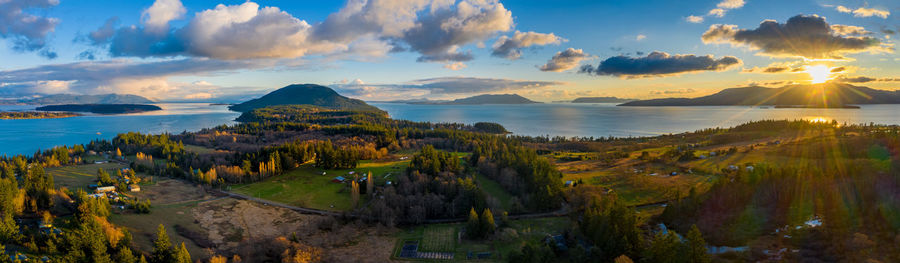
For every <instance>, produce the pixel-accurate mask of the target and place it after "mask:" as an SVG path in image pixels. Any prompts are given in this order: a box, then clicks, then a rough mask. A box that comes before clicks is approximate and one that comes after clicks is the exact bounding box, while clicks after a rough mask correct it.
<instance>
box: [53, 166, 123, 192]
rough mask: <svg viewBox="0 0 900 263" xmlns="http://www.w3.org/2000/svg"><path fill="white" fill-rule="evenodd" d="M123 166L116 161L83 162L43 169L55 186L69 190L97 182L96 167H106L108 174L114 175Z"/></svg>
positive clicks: (82, 187) (86, 186)
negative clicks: (51, 177) (100, 162)
mask: <svg viewBox="0 0 900 263" xmlns="http://www.w3.org/2000/svg"><path fill="white" fill-rule="evenodd" d="M123 167H125V166H124V165H121V164H118V163H102V164H84V165H75V166H63V167H51V168H47V169H46V170H45V171H46V173H47V174H49V175H52V176H53V181H54V184H56V186H57V187H67V188H69V189H70V190H73V191H74V190H75V189H78V188H81V189H87V188H88V185H90V184H94V183H96V182H97V169H101V168H102V169H106V171H107V172H109V174H110V175H115V174H116V170H117V169H121V168H123Z"/></svg>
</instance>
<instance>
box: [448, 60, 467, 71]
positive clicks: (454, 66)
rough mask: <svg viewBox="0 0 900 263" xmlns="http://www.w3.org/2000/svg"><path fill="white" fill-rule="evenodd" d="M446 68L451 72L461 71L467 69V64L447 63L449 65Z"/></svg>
mask: <svg viewBox="0 0 900 263" xmlns="http://www.w3.org/2000/svg"><path fill="white" fill-rule="evenodd" d="M444 68H445V69H449V70H460V69H464V68H466V63H462V62H453V63H447V64H444Z"/></svg>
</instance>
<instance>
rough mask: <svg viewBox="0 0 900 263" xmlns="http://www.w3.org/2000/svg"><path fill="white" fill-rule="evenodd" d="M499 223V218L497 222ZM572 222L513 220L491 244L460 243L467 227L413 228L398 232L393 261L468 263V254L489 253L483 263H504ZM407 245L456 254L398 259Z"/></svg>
mask: <svg viewBox="0 0 900 263" xmlns="http://www.w3.org/2000/svg"><path fill="white" fill-rule="evenodd" d="M497 220H498V223H499V218H497ZM568 224H569V221H568V220H567V219H566V218H562V217H551V218H536V219H523V220H514V221H512V222H511V223H510V226H508V227H506V228H500V229H498V231H497V233H496V234H495V236H494V237H493V238H491V239H490V240H469V239H466V238H462V239H461V240H460V241H459V242H457V235H458V233H459V231H462V230H463V228H465V224H464V223H455V224H433V225H422V226H416V227H412V228H409V229H406V230H403V231H399V232H397V244H396V247H395V248H394V254H393V256H394V257H393V258H394V259H398V260H408V261H419V262H467V261H470V260H466V256H467V255H468V254H469V252H472V253H473V254H477V253H481V252H490V253H491V258H489V259H487V260H482V261H480V262H505V260H504V258H505V256H506V255H509V253H511V252H513V251H518V250H519V249H520V248H521V247H522V246H523V245H525V244H526V243H538V242H541V239H543V238H544V237H546V236H547V235H556V234H562V233H563V231H565V229H566V228H568ZM406 241H418V242H419V251H421V252H453V253H454V256H453V260H427V259H404V258H399V257H398V256H399V253H400V248H401V247H402V245H403V244H404V242H406Z"/></svg>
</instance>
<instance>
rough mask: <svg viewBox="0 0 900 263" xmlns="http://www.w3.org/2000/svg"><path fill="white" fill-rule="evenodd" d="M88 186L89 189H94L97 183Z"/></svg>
mask: <svg viewBox="0 0 900 263" xmlns="http://www.w3.org/2000/svg"><path fill="white" fill-rule="evenodd" d="M88 187H89V188H91V189H95V188H97V184H89V185H88Z"/></svg>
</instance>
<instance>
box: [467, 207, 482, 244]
mask: <svg viewBox="0 0 900 263" xmlns="http://www.w3.org/2000/svg"><path fill="white" fill-rule="evenodd" d="M466 235H468V236H469V238H477V237H481V221H480V220H478V213H477V212H475V207H472V209H471V210H469V221H468V223H466Z"/></svg>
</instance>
